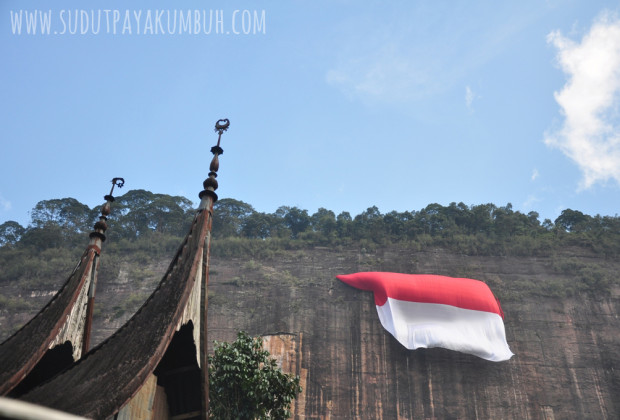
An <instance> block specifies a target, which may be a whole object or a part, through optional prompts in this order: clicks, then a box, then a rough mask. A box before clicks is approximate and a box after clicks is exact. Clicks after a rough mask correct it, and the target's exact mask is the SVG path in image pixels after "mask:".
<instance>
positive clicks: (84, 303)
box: [0, 178, 124, 396]
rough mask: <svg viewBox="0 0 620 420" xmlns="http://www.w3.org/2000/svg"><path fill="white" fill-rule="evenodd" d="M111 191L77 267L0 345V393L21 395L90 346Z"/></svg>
mask: <svg viewBox="0 0 620 420" xmlns="http://www.w3.org/2000/svg"><path fill="white" fill-rule="evenodd" d="M123 183H124V180H123V179H122V178H114V179H113V180H112V190H111V191H110V194H108V195H106V196H105V197H104V198H105V200H106V202H105V204H104V205H103V206H102V208H101V216H100V218H99V221H98V222H97V223H95V227H94V231H93V232H91V233H90V243H89V244H88V246H87V248H86V250H85V251H84V253H83V254H82V256H81V258H80V260H79V262H78V264H77V265H76V267H75V269H74V270H73V272H72V273H71V275H70V276H69V278H68V279H67V281H66V282H65V283H64V284H63V286H62V287H61V289H60V290H59V291H58V293H56V295H54V297H53V298H52V299H51V300H50V301H49V303H48V304H47V305H46V306H45V307H44V308H43V309H41V311H40V312H39V313H38V314H36V315H35V316H34V317H33V318H32V319H31V320H30V321H29V322H28V323H27V324H25V325H24V326H23V327H22V328H21V329H19V330H18V331H17V332H15V333H14V334H13V335H12V336H10V337H9V338H8V339H7V340H6V341H4V342H3V343H2V344H0V366H1V369H0V395H9V396H19V395H21V394H22V393H24V392H27V391H28V390H29V389H30V388H32V387H34V386H36V385H38V384H39V383H40V382H42V381H44V380H47V379H49V378H50V377H51V376H53V375H54V374H56V373H58V372H59V371H60V370H62V369H64V368H66V367H67V366H69V365H71V363H73V361H74V360H77V359H79V358H80V356H81V355H82V353H85V352H86V351H87V350H88V346H89V341H90V329H91V324H92V313H93V305H94V298H95V286H96V282H97V272H98V268H99V256H100V254H101V245H102V243H103V241H105V234H104V233H105V231H106V229H107V225H106V223H105V221H106V219H107V216H108V215H109V214H110V203H111V202H113V201H114V197H113V196H112V192H113V191H114V186H115V185H118V186H119V187H122V186H123Z"/></svg>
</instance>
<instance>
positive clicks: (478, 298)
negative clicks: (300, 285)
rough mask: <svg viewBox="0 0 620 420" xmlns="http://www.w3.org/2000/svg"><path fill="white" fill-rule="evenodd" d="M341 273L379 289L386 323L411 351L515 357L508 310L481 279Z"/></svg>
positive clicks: (376, 291)
mask: <svg viewBox="0 0 620 420" xmlns="http://www.w3.org/2000/svg"><path fill="white" fill-rule="evenodd" d="M336 277H337V278H338V279H339V280H341V281H343V282H345V283H347V284H348V285H350V286H353V287H355V288H357V289H361V290H370V291H372V292H374V294H375V304H376V305H377V313H378V314H379V320H380V321H381V324H382V325H383V327H384V328H385V329H386V330H388V331H389V332H390V334H392V335H393V336H394V337H395V338H396V339H397V340H398V341H399V342H400V343H401V344H402V345H403V346H405V347H407V348H408V349H411V350H414V349H417V348H430V347H443V348H446V349H450V350H456V351H460V352H463V353H468V354H473V355H475V356H478V357H481V358H483V359H486V360H491V361H493V362H500V361H503V360H508V359H510V358H511V357H512V356H513V354H512V352H511V351H510V348H509V347H508V343H506V332H505V331H504V322H503V319H504V313H503V312H502V309H501V308H500V306H499V302H498V300H497V299H496V298H495V296H493V293H492V292H491V289H489V287H488V286H487V285H486V284H485V283H483V282H481V281H479V280H472V279H462V278H453V277H445V276H437V275H431V274H416V275H414V274H399V273H381V272H366V273H355V274H347V275H340V276H336Z"/></svg>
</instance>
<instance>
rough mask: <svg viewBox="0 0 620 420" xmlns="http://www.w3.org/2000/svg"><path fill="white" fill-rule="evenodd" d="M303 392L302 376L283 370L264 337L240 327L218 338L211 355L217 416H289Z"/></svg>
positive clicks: (212, 415)
mask: <svg viewBox="0 0 620 420" xmlns="http://www.w3.org/2000/svg"><path fill="white" fill-rule="evenodd" d="M300 392H301V387H300V386H299V377H298V376H292V375H288V374H286V373H283V372H282V371H281V370H280V368H278V366H277V364H276V361H275V359H273V358H271V357H270V355H269V352H268V351H266V350H264V349H263V342H262V340H261V339H260V337H250V336H249V335H248V334H247V333H245V332H243V331H240V332H239V333H238V334H237V339H236V340H235V341H234V342H232V343H218V342H215V349H214V354H213V356H209V414H210V418H214V419H223V420H225V419H240V420H244V419H247V420H253V419H287V418H289V417H290V416H291V412H290V407H291V402H292V401H293V399H294V398H295V397H296V396H297V394H299V393H300Z"/></svg>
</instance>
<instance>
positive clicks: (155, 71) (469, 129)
mask: <svg viewBox="0 0 620 420" xmlns="http://www.w3.org/2000/svg"><path fill="white" fill-rule="evenodd" d="M20 10H21V11H22V12H21V16H22V27H21V34H20V33H18V30H17V28H18V25H17V20H16V19H17V16H18V15H19V13H20ZM188 10H190V11H191V24H190V27H189V28H188V27H181V26H180V24H179V23H178V20H179V16H180V13H181V12H182V13H183V16H184V19H187V11H188ZM34 11H38V12H41V11H43V12H45V13H47V15H46V16H49V18H50V20H49V22H50V25H49V31H48V30H47V29H45V30H44V31H43V32H45V33H43V34H41V25H40V16H39V15H37V19H38V21H39V24H38V26H37V33H36V34H28V33H27V32H28V31H27V28H26V17H25V16H26V12H28V13H33V12H34ZM50 11H51V12H50ZM195 11H198V15H199V16H200V18H201V20H200V21H199V22H198V21H197V20H196V19H195V16H196V14H195ZM175 12H176V13H177V20H174V16H175V15H174V13H175ZM619 12H620V2H618V1H588V2H586V1H576V0H548V1H531V0H525V1H520V2H495V1H476V2H474V1H391V2H385V1H384V2H380V1H367V2H360V1H333V0H332V1H316V0H315V1H277V2H276V1H245V2H243V1H229V2H216V1H179V2H174V3H173V2H163V1H160V2H156V1H153V2H139V1H134V2H131V3H127V2H120V1H117V2H114V1H112V2H101V1H90V2H83V1H67V0H60V1H56V2H54V3H53V6H51V5H50V3H49V2H38V1H28V2H18V1H6V0H3V1H2V2H1V3H0V55H1V56H2V57H3V59H2V61H1V63H0V69H1V70H0V72H1V73H0V74H1V76H2V77H1V81H2V83H1V87H0V89H1V91H0V132H1V137H0V138H1V139H2V140H1V141H2V149H1V150H2V153H1V154H0V162H1V165H0V180H1V181H0V223H3V222H4V221H7V220H16V221H18V222H19V223H21V224H22V225H27V224H28V222H29V219H30V218H29V214H28V212H29V210H30V209H32V207H33V206H34V205H35V204H36V203H37V202H38V201H40V200H45V199H52V198H63V197H74V198H76V199H78V200H79V201H81V202H83V203H85V204H88V205H89V206H91V207H92V206H95V205H99V204H101V203H102V202H103V195H104V194H106V193H107V192H108V191H109V188H110V183H109V181H110V180H111V179H112V178H113V177H117V176H120V177H124V178H125V180H126V185H125V188H126V189H127V190H129V189H147V190H150V191H153V192H157V193H165V194H171V195H184V196H186V197H188V198H190V199H192V200H194V201H195V202H196V201H198V198H197V195H198V192H199V191H200V190H201V188H202V181H203V180H204V179H205V178H206V177H207V173H208V165H209V162H210V159H211V154H210V153H209V149H210V147H211V146H212V145H214V144H215V142H216V141H217V136H216V134H215V133H214V132H213V125H214V123H215V121H216V120H218V119H220V118H229V119H230V121H231V128H230V130H229V131H228V132H227V133H226V134H224V136H223V139H222V147H223V148H224V150H225V153H224V155H223V156H222V157H221V159H220V164H221V166H220V172H219V177H218V181H219V184H220V188H219V190H218V193H219V195H220V197H231V198H236V199H239V200H243V201H245V202H248V203H250V204H252V205H253V206H254V207H255V209H256V210H258V211H263V212H273V211H275V210H276V209H277V208H278V207H279V206H282V205H288V206H298V207H300V208H303V209H307V210H308V211H309V212H310V213H313V212H314V211H316V210H317V209H318V208H319V207H325V208H327V209H330V210H333V211H334V212H336V213H339V212H341V211H349V212H350V213H351V214H352V215H356V214H359V213H360V212H362V211H364V210H365V209H366V208H368V207H370V206H373V205H376V206H378V207H379V210H380V211H381V212H384V213H385V212H389V211H391V210H398V211H405V210H419V209H421V208H423V207H425V206H426V205H427V204H429V203H435V202H436V203H440V204H443V205H448V204H449V203H450V202H453V201H454V202H461V201H462V202H464V203H465V204H468V205H474V204H482V203H489V202H491V203H494V204H496V205H505V204H507V203H509V202H510V203H512V205H513V208H514V209H515V210H519V211H522V212H525V213H527V212H529V211H537V212H538V213H540V220H541V221H542V220H543V219H544V218H550V219H552V220H554V219H555V218H556V217H557V216H558V215H559V214H560V212H561V211H562V210H563V209H565V208H572V209H576V210H580V211H583V212H584V213H588V214H591V215H595V214H601V215H616V214H618V209H619V208H620V194H619V193H620V20H619V17H618V16H619V14H618V13H619ZM158 14H159V15H158ZM126 16H128V17H129V19H128V21H125V17H126ZM157 16H159V18H157ZM210 16H211V19H212V20H211V32H210V33H209V34H206V33H204V32H207V30H208V28H207V25H206V22H205V18H206V19H209V17H210ZM76 17H77V19H76ZM106 17H107V21H106ZM168 17H169V18H170V25H172V24H173V23H174V22H177V28H176V29H175V33H174V34H172V33H169V32H171V29H174V27H170V26H168ZM244 18H245V20H244ZM115 19H116V20H117V22H116V23H115V22H114V21H115ZM95 21H97V22H98V24H97V26H98V28H95ZM76 22H77V25H78V26H76V27H73V26H72V25H74V24H75V23H76ZM99 22H100V23H99ZM218 22H219V23H218ZM244 23H245V26H244ZM233 24H234V25H233ZM99 26H100V27H99ZM74 28H75V29H74ZM162 29H163V32H164V33H162ZM196 29H198V30H199V31H200V33H198V34H196V33H194V32H195V31H196ZM114 31H116V33H114ZM190 31H191V32H192V33H188V32H190ZM31 32H32V27H31ZM47 32H49V33H47ZM63 32H64V33H63ZM72 32H74V33H72ZM82 32H84V33H82ZM93 32H97V33H93ZM130 32H131V33H130ZM156 32H157V33H156ZM179 32H181V33H179ZM234 32H237V33H234ZM244 32H247V33H244ZM254 32H256V33H254ZM123 191H126V190H120V191H117V192H116V193H117V194H119V193H122V192H123Z"/></svg>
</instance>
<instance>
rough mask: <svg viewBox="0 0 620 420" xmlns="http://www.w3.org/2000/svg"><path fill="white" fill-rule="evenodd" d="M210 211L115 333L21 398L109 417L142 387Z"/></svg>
mask: <svg viewBox="0 0 620 420" xmlns="http://www.w3.org/2000/svg"><path fill="white" fill-rule="evenodd" d="M208 213H209V211H208V210H202V211H199V212H198V214H197V215H196V217H195V219H194V222H193V224H192V227H191V230H190V232H189V234H188V235H187V237H186V238H185V240H184V241H183V243H182V245H181V247H180V248H179V250H178V251H177V254H176V255H175V257H174V259H173V261H172V263H171V264H170V266H169V268H168V270H167V271H166V273H165V275H164V277H163V279H162V280H161V282H160V283H159V285H158V286H157V288H156V289H155V291H154V292H153V294H151V296H150V297H149V298H148V300H147V301H146V302H145V303H144V305H143V306H142V307H141V308H140V309H139V310H138V312H136V314H135V315H134V316H133V317H132V318H131V319H130V320H129V321H127V323H126V324H125V325H124V326H123V327H121V328H120V329H119V330H118V331H117V332H116V333H114V334H113V335H112V336H110V337H109V338H108V339H107V340H105V341H104V342H102V343H101V344H100V345H99V346H97V347H95V348H93V349H92V350H91V351H90V352H89V353H87V354H86V355H85V356H84V357H83V358H82V359H81V360H79V361H78V362H77V363H75V364H74V365H73V367H71V368H70V369H68V370H66V371H65V372H63V373H62V374H60V375H58V376H56V377H55V378H54V379H52V380H51V381H50V382H48V383H46V384H44V385H42V386H40V387H38V388H35V389H34V390H33V391H31V392H30V393H28V394H26V395H25V396H24V397H23V398H22V399H23V400H26V401H29V402H33V403H37V404H41V405H44V406H47V407H51V408H55V409H58V410H62V411H66V412H69V413H73V414H77V415H81V416H85V417H91V418H107V417H108V416H111V415H113V414H114V413H116V412H117V411H118V410H119V409H120V408H121V407H122V406H123V405H124V404H125V403H126V402H127V401H128V400H129V399H130V398H131V397H132V396H133V395H134V394H135V393H136V392H137V391H138V390H139V388H140V387H141V386H142V384H143V383H144V382H145V381H146V380H147V378H148V376H149V375H150V374H151V373H152V372H153V370H154V369H155V368H156V367H157V364H158V363H159V361H160V360H161V358H162V357H163V355H164V353H165V351H166V348H167V347H168V344H169V343H170V340H171V339H172V336H173V335H174V332H175V330H176V327H177V325H178V324H179V321H180V320H181V318H182V315H183V311H184V308H185V305H186V304H187V301H188V297H189V295H190V292H191V290H192V286H193V285H194V281H195V280H196V273H197V270H198V269H199V266H200V265H201V264H202V256H203V250H204V238H205V236H206V235H207V232H208V229H209V228H210V226H208V225H210V221H211V218H210V215H209V214H208Z"/></svg>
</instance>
